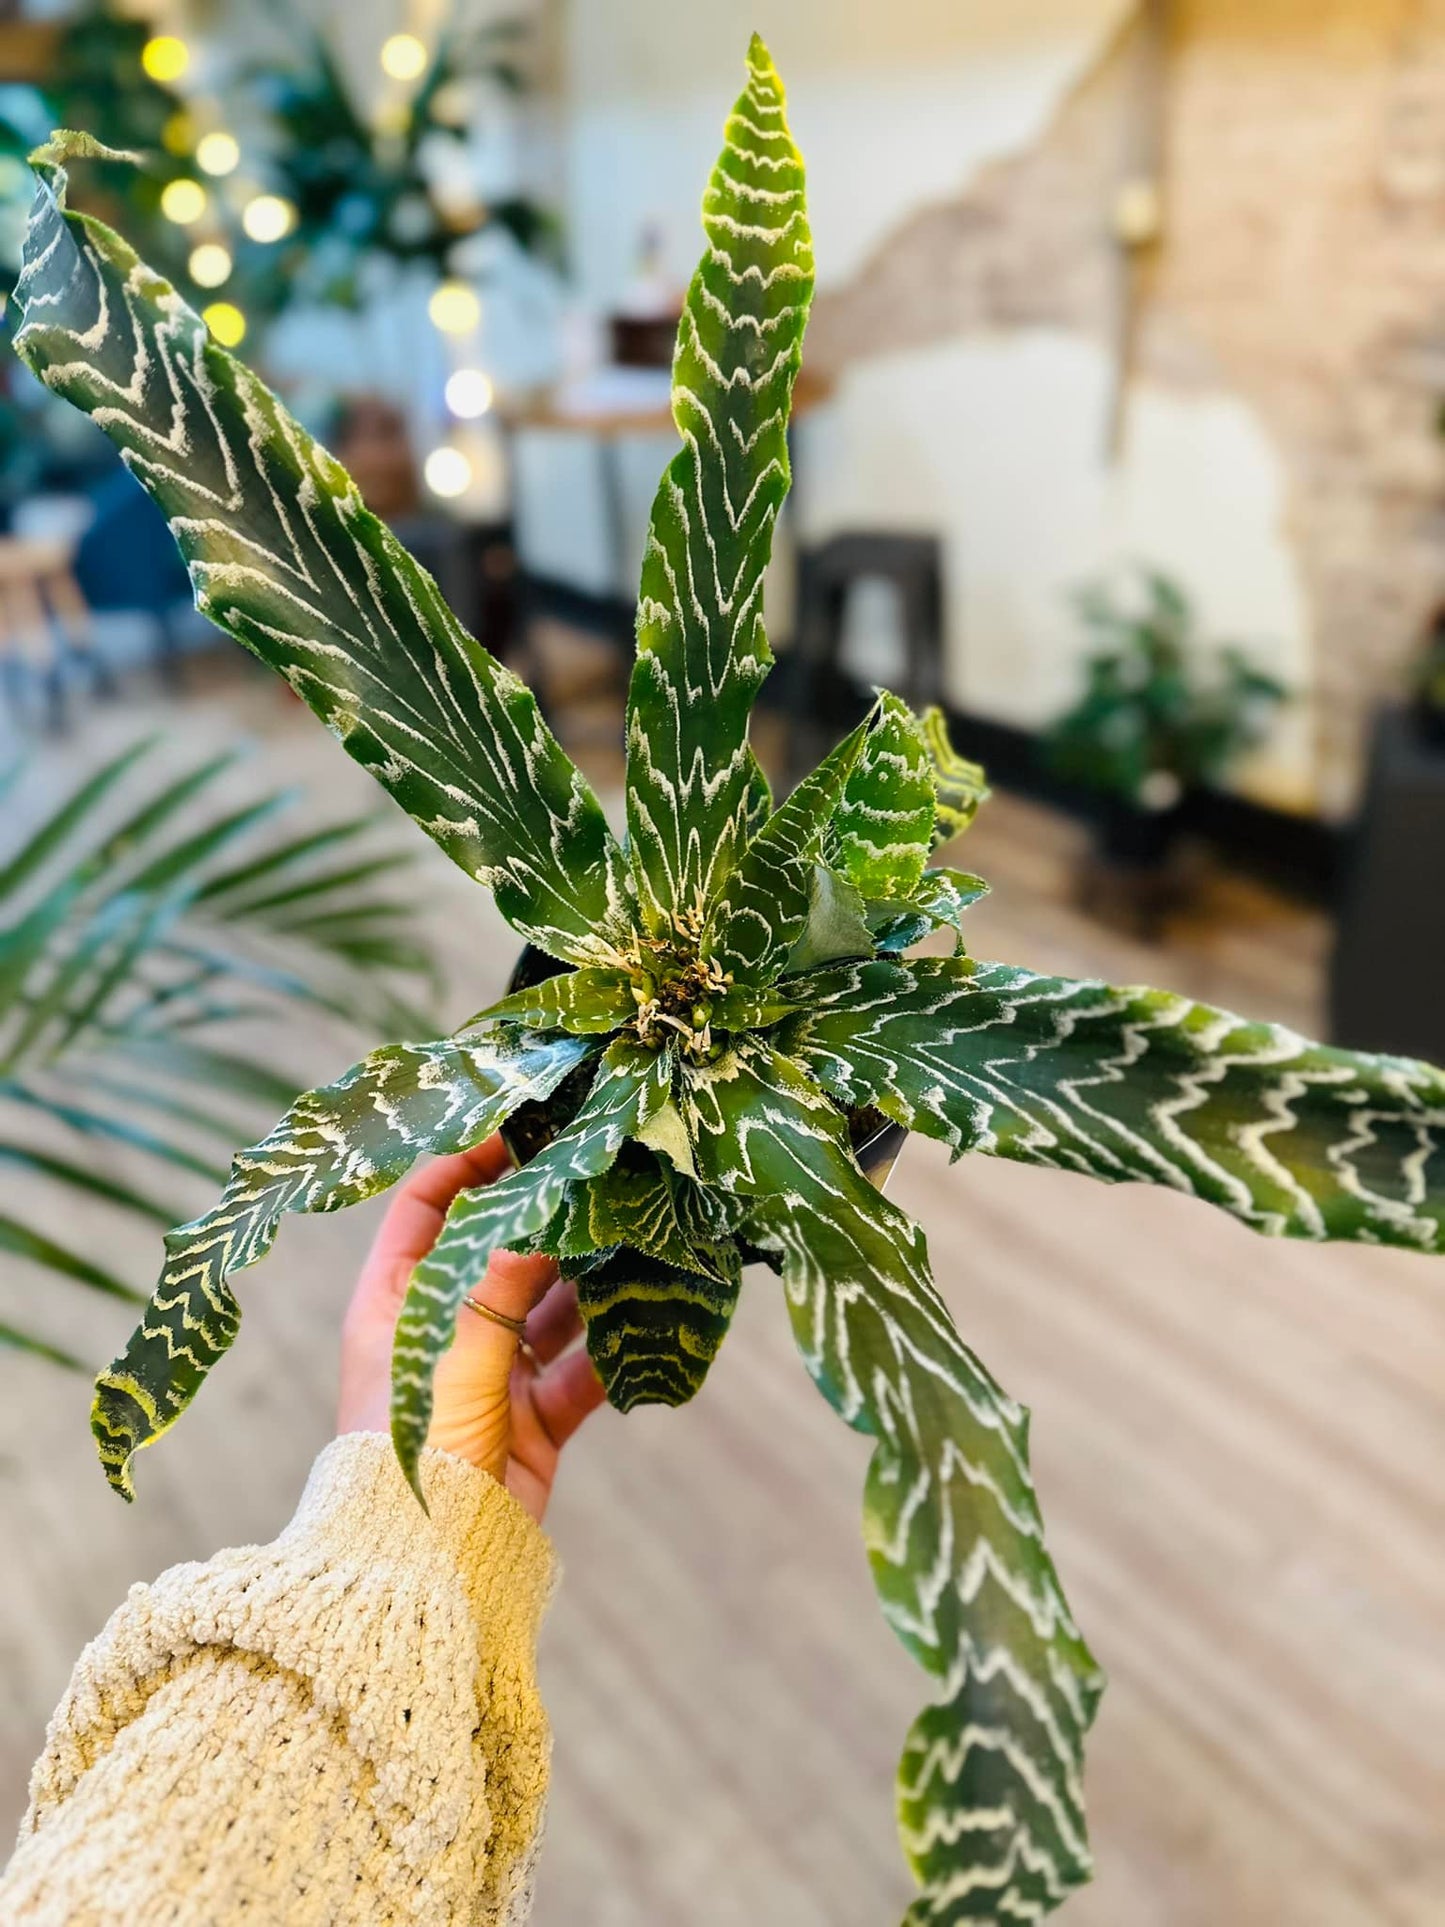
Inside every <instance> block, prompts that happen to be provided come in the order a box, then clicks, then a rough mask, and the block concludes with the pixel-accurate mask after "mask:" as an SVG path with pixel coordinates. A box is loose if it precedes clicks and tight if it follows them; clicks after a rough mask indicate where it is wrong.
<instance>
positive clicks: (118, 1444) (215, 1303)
mask: <svg viewBox="0 0 1445 1927" xmlns="http://www.w3.org/2000/svg"><path fill="white" fill-rule="evenodd" d="M592 1048H593V1047H592V1046H589V1045H588V1043H587V1042H586V1041H585V1040H584V1039H582V1038H573V1037H562V1038H558V1037H550V1038H533V1037H531V1036H528V1035H525V1034H523V1035H521V1036H510V1035H508V1034H506V1033H501V1034H498V1035H495V1036H484V1037H470V1038H469V1037H458V1038H442V1039H441V1040H439V1041H438V1042H436V1043H432V1044H389V1045H387V1046H386V1047H385V1048H383V1049H381V1050H378V1051H373V1052H372V1054H371V1056H370V1057H366V1058H363V1059H362V1061H361V1062H360V1063H359V1064H354V1065H353V1066H352V1067H351V1069H350V1070H349V1071H347V1072H346V1074H345V1076H343V1077H340V1078H338V1079H337V1081H336V1082H335V1083H334V1084H328V1085H325V1086H323V1087H321V1088H320V1089H317V1090H314V1091H307V1092H306V1093H305V1094H304V1095H303V1096H301V1097H298V1098H297V1100H296V1102H295V1103H294V1104H293V1105H292V1106H291V1108H290V1110H289V1111H287V1113H286V1115H285V1116H284V1117H283V1118H282V1119H281V1121H280V1122H279V1123H278V1124H277V1125H276V1126H275V1127H274V1129H273V1130H271V1131H270V1132H268V1134H267V1135H266V1136H265V1137H264V1138H262V1140H261V1141H260V1143H259V1144H255V1145H252V1147H251V1148H250V1149H249V1150H246V1151H239V1152H238V1153H237V1154H236V1158H235V1161H234V1163H233V1164H232V1167H231V1180H230V1183H229V1184H228V1185H227V1186H226V1189H225V1192H224V1193H223V1195H222V1197H221V1199H220V1202H219V1203H218V1204H216V1205H215V1206H214V1207H213V1208H212V1209H211V1210H210V1211H208V1212H206V1214H205V1215H204V1216H203V1217H200V1218H196V1219H194V1220H193V1221H192V1222H191V1223H190V1224H183V1225H181V1226H179V1227H178V1228H177V1229H176V1230H174V1231H171V1232H168V1233H167V1234H166V1241H165V1242H166V1263H165V1269H164V1271H163V1272H162V1274H161V1279H160V1283H159V1284H158V1285H157V1286H156V1289H155V1292H154V1294H153V1295H152V1298H151V1301H150V1303H149V1305H148V1306H147V1307H146V1310H145V1313H144V1315H143V1316H142V1318H141V1322H140V1324H139V1326H138V1327H137V1329H136V1330H135V1332H134V1333H133V1334H132V1336H131V1339H130V1342H129V1344H128V1345H127V1346H126V1348H125V1350H124V1351H123V1352H122V1353H121V1355H120V1356H119V1358H117V1359H116V1360H115V1361H114V1363H113V1364H111V1365H110V1366H109V1367H108V1368H107V1369H106V1370H105V1371H104V1372H102V1373H101V1375H100V1377H99V1379H98V1380H97V1381H96V1397H95V1408H94V1412H93V1415H92V1421H91V1422H92V1426H93V1429H94V1431H95V1436H96V1440H97V1443H98V1444H99V1447H100V1457H101V1463H102V1464H103V1465H104V1467H105V1471H106V1476H107V1477H108V1478H109V1480H110V1482H111V1484H112V1485H113V1486H115V1488H116V1489H117V1490H118V1491H120V1492H122V1493H123V1494H124V1495H125V1496H126V1497H127V1498H129V1497H131V1496H132V1491H131V1474H130V1465H131V1460H132V1458H133V1457H134V1455H135V1453H136V1452H137V1451H138V1450H139V1449H140V1448H141V1447H142V1446H145V1445H149V1444H151V1443H152V1442H153V1441H154V1440H155V1439H157V1438H159V1437H160V1435H161V1434H162V1433H163V1432H164V1431H166V1430H167V1429H168V1428H169V1427H170V1426H171V1425H173V1424H174V1423H175V1421H176V1419H177V1418H179V1416H180V1415H181V1413H182V1412H183V1411H184V1410H185V1408H186V1406H187V1405H189V1404H190V1402H191V1400H192V1399H193V1398H194V1397H195V1395H196V1393H197V1392H198V1391H199V1390H200V1388H201V1385H202V1383H203V1382H204V1380H205V1377H206V1374H207V1373H208V1372H209V1371H210V1369H211V1367H212V1366H213V1365H214V1364H215V1363H216V1361H217V1359H219V1358H220V1357H221V1356H222V1354H223V1353H224V1352H225V1351H226V1350H227V1348H228V1347H229V1346H230V1344H231V1342H232V1340H233V1339H234V1338H235V1336H236V1331H237V1327H238V1326H239V1324H240V1319H241V1309H240V1306H239V1305H238V1304H237V1302H236V1298H235V1295H234V1293H233V1292H232V1290H231V1288H230V1284H229V1282H228V1281H229V1279H230V1277H231V1274H232V1273H233V1272H237V1271H243V1270H244V1269H245V1268H246V1267H247V1266H248V1265H254V1264H255V1263H256V1262H257V1261H258V1260H259V1259H261V1258H264V1257H265V1255H266V1253H267V1252H268V1251H269V1250H270V1249H271V1245H272V1242H273V1241H274V1239H275V1236H276V1230H277V1227H278V1225H279V1224H280V1222H281V1219H282V1217H283V1215H284V1214H285V1213H286V1212H288V1211H339V1210H341V1209H342V1208H343V1207H344V1206H346V1205H349V1204H356V1203H359V1202H360V1201H361V1200H362V1199H363V1198H370V1197H374V1196H375V1195H376V1193H377V1192H379V1191H384V1190H386V1189H387V1188H388V1187H389V1186H390V1185H393V1184H395V1183H396V1181H397V1180H398V1179H399V1178H401V1177H403V1176H405V1174H406V1172H407V1171H409V1170H410V1168H411V1166H412V1165H413V1164H414V1163H415V1161H416V1159H417V1158H418V1157H420V1156H421V1154H422V1153H423V1152H424V1151H436V1152H451V1151H463V1150H466V1149H468V1148H469V1147H470V1146H471V1145H473V1144H479V1143H480V1142H481V1141H482V1140H483V1139H484V1138H487V1137H490V1135H491V1134H492V1132H493V1131H495V1130H496V1129H497V1127H498V1125H500V1124H501V1123H503V1122H504V1121H505V1120H506V1119H507V1118H508V1117H509V1116H510V1115H511V1114H512V1112H513V1111H514V1110H516V1108H517V1107H518V1105H520V1104H523V1103H527V1102H529V1101H534V1102H535V1101H538V1100H540V1099H543V1098H545V1097H548V1096H550V1094H551V1093H552V1091H553V1090H555V1088H556V1087H557V1085H558V1084H559V1083H560V1082H561V1080H562V1079H563V1077H565V1076H566V1074H567V1073H568V1072H569V1071H571V1070H574V1069H576V1068H577V1066H578V1065H579V1064H581V1063H583V1062H584V1061H585V1059H586V1057H587V1055H588V1053H589V1050H590V1049H592Z"/></svg>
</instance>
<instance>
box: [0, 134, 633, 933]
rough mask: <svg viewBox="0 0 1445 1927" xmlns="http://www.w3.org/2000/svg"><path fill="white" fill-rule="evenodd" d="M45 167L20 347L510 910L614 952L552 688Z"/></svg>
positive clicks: (289, 672) (27, 265)
mask: <svg viewBox="0 0 1445 1927" xmlns="http://www.w3.org/2000/svg"><path fill="white" fill-rule="evenodd" d="M72 141H73V137H70V136H59V137H57V141H56V143H55V144H54V145H53V147H52V150H51V151H50V152H49V153H47V154H44V155H41V156H37V170H36V171H37V174H38V176H39V186H38V191H37V193H36V198H35V205H34V208H33V211H32V213H31V218H30V225H29V228H28V230H27V233H26V239H25V250H24V258H23V263H22V267H21V273H20V279H19V281H18V282H17V284H16V288H15V301H16V305H17V307H18V308H19V310H20V315H21V326H20V327H19V329H18V330H17V332H16V335H15V347H16V350H17V352H18V353H19V354H20V356H21V357H22V359H23V360H24V361H25V362H26V363H27V365H28V366H29V367H30V368H31V369H32V370H33V371H34V372H35V373H36V374H37V375H39V377H40V378H41V380H42V381H44V382H45V384H46V386H47V387H48V388H50V389H52V390H53V391H54V392H55V393H56V394H58V395H61V396H63V397H64V398H65V400H67V401H70V402H72V403H74V404H75V406H76V407H78V408H80V409H82V410H83V411H84V412H85V413H87V414H89V415H91V416H93V418H94V419H95V421H96V422H97V423H98V425H99V426H100V427H101V428H103V429H104V430H105V432H106V433H107V434H108V435H109V436H110V438H111V440H112V441H113V442H114V443H115V445H116V447H117V448H118V449H119V451H120V454H121V458H122V460H123V461H124V462H125V463H126V466H127V467H128V468H129V469H130V470H131V472H132V474H134V475H135V476H136V477H137V478H138V480H139V481H140V482H141V483H142V484H143V486H144V487H145V488H146V490H147V491H148V492H149V494H150V495H152V496H153V497H154V499H155V501H156V502H157V503H158V504H159V506H160V508H161V510H162V512H163V513H164V514H165V516H166V517H167V519H168V521H169V522H170V524H171V530H172V533H173V534H174V536H175V538H176V541H177V543H178V545H179V547H180V550H181V554H182V555H183V556H184V558H185V561H186V564H187V567H188V568H189V570H190V573H191V581H192V583H193V585H194V588H195V594H196V606H197V608H199V609H200V610H201V611H202V612H203V613H204V614H205V615H207V616H209V617H210V618H211V620H212V621H213V622H214V623H216V625H217V626H218V627H219V628H221V629H224V630H225V631H226V633H227V634H228V635H232V636H234V637H235V638H236V640H237V641H239V642H242V643H244V644H245V646H246V647H247V648H248V649H250V650H251V651H252V652H253V653H254V654H256V655H257V656H259V657H260V658H261V660H262V661H263V662H265V663H267V664H269V665H270V667H271V668H273V669H275V670H277V671H278V672H279V673H280V674H281V675H282V676H284V677H285V679H286V681H287V682H288V683H289V684H290V685H291V687H292V688H293V689H294V690H295V691H296V693H297V695H299V696H300V697H301V698H302V699H303V700H304V701H305V702H306V703H307V704H309V706H310V707H311V708H312V709H313V710H315V712H316V714H317V715H318V716H319V717H321V719H322V721H323V722H325V723H326V725H327V727H328V728H329V729H331V730H332V732H333V733H334V734H335V735H336V736H337V737H338V738H339V739H340V740H341V742H342V743H343V745H344V746H345V748H346V750H347V752H348V754H350V755H351V756H353V757H355V758H356V760H357V761H358V762H359V763H361V764H362V765H363V766H364V767H365V768H366V769H368V770H369V771H370V772H371V774H372V775H373V776H375V777H376V779H377V781H378V782H380V783H381V784H382V785H383V786H384V787H385V788H386V789H388V790H390V792H391V793H392V795H393V796H395V797H396V799H397V801H398V802H399V803H400V804H401V805H402V807H403V809H405V810H406V811H407V812H408V813H409V814H410V815H411V816H413V817H414V818H415V819H416V821H417V822H418V823H419V824H420V825H421V826H422V828H423V829H424V830H425V831H426V832H427V834H428V835H429V836H431V837H432V838H433V839H434V840H435V841H436V842H437V843H438V844H439V845H440V846H441V847H442V849H444V850H445V851H446V853H447V854H448V856H450V857H452V858H453V860H454V861H455V862H457V863H459V864H460V865H461V867H462V868H463V869H464V870H466V871H467V872H468V874H469V875H471V876H474V877H477V878H478V879H479V880H480V881H481V882H483V883H486V884H489V885H490V886H491V887H492V888H493V889H494V890H495V891H496V894H497V902H498V905H499V907H500V908H501V910H502V912H503V914H504V915H505V916H506V917H508V918H509V919H510V920H511V922H512V923H514V924H515V925H516V927H517V928H518V929H519V930H522V931H524V932H525V933H526V934H527V935H528V936H529V937H531V938H532V940H533V941H534V942H535V943H537V944H539V945H540V946H541V947H542V948H543V949H545V950H548V951H550V952H552V954H554V955H556V956H560V957H566V958H568V959H570V960H572V961H575V962H583V963H585V962H605V961H610V960H612V959H613V958H614V956H615V951H616V948H617V945H618V943H619V942H621V941H623V940H624V939H625V936H626V931H627V928H628V926H629V922H630V918H629V915H628V912H627V907H626V895H625V877H624V869H623V865H622V859H621V855H620V852H619V851H618V849H617V846H616V844H615V842H614V840H613V838H612V835H611V832H610V831H609V830H608V828H607V824H606V821H605V819H604V817H603V815H602V811H601V809H600V807H599V805H598V803H597V800H596V798H595V797H594V796H593V795H592V792H591V791H590V789H589V788H588V787H587V785H586V783H585V782H584V780H583V778H582V776H581V775H580V773H579V772H578V771H577V770H576V769H575V768H574V766H573V764H572V763H571V761H570V760H569V758H568V757H567V756H566V754H565V753H564V752H563V750H562V749H561V747H560V745H559V744H558V743H557V741H556V739H555V738H554V737H553V736H552V734H551V732H550V731H549V730H548V728H547V726H546V724H545V723H544V722H543V721H542V718H541V713H540V711H539V710H538V708H537V704H536V700H535V698H534V697H533V696H532V695H531V693H530V692H529V691H528V690H527V689H526V688H525V687H524V686H523V685H522V684H521V683H520V682H519V681H518V680H517V678H516V677H515V676H514V675H513V674H512V673H511V671H510V670H507V669H504V668H503V667H502V666H501V664H500V663H498V662H496V661H495V660H494V659H493V658H492V657H491V656H489V655H488V654H487V652H486V650H485V649H483V648H482V647H481V645H480V644H479V643H477V642H475V641H473V640H472V638H471V637H470V636H468V635H467V634H466V633H465V631H464V630H463V629H462V627H461V625H460V624H459V623H458V622H457V620H456V617H455V616H454V615H453V614H452V612H451V611H450V609H448V608H447V606H446V604H445V602H444V601H443V600H442V597H441V594H440V592H439V590H438V589H437V586H436V584H435V583H434V582H433V581H432V579H431V577H430V576H428V575H427V573H426V572H425V570H423V569H422V568H420V567H419V566H418V565H417V563H416V562H414V561H413V560H412V558H411V557H410V556H409V555H408V554H407V553H406V551H405V550H404V549H403V548H402V546H401V544H400V543H399V542H398V541H397V539H396V537H395V536H394V535H393V534H392V533H391V531H390V530H389V529H388V528H387V527H386V526H385V525H384V524H383V523H382V522H380V521H379V520H378V519H377V517H376V516H374V515H372V514H371V513H370V512H369V510H367V509H366V508H365V507H364V506H363V504H362V501H361V497H360V495H359V494H358V493H357V490H356V487H355V485H354V484H353V483H352V481H351V479H350V477H349V476H348V475H347V474H346V472H345V471H344V470H343V469H342V468H341V466H340V465H339V463H337V462H336V461H335V460H334V459H333V458H332V457H331V456H330V455H328V454H327V453H326V451H325V450H324V449H323V448H321V447H319V446H318V445H317V443H315V442H314V441H313V440H312V439H311V437H310V436H309V435H308V434H307V433H306V432H305V430H304V429H303V428H302V427H301V426H300V424H299V423H298V422H296V421H295V420H294V419H293V418H292V417H291V416H290V415H289V414H287V412H286V410H285V409H284V408H282V407H281V405H280V403H279V402H278V401H277V400H276V398H275V396H274V395H272V394H271V393H270V391H269V390H268V389H267V388H266V387H265V386H264V384H263V383H261V382H260V381H258V380H257V378H256V377H255V376H254V375H253V374H251V372H250V371H249V370H248V369H246V368H244V367H243V366H242V365H241V364H240V363H239V362H237V361H235V360H233V359H232V357H231V356H230V355H228V354H226V353H225V351H224V350H223V349H221V348H219V347H218V346H217V345H216V343H215V342H214V341H212V340H211V339H210V337H209V335H208V333H207V330H206V326H205V324H204V322H202V321H201V319H200V318H199V316H197V315H196V314H194V313H193V312H192V311H191V309H190V308H188V307H187V306H186V304H185V302H184V301H182V300H181V298H180V296H179V295H178V294H177V293H176V292H175V290H174V289H173V288H171V287H170V286H169V285H168V284H167V283H166V282H165V281H163V280H162V279H161V277H160V276H159V275H157V274H155V273H154V272H153V271H152V270H151V269H149V268H147V267H146V266H145V264H144V263H143V262H141V261H140V260H139V259H138V258H137V256H136V255H135V253H134V252H133V250H132V249H131V248H130V247H128V246H127V244H126V243H125V242H124V241H123V240H122V239H121V238H120V236H119V235H117V234H114V233H112V232H111V230H110V229H109V228H107V227H105V226H103V225H102V224H101V223H100V222H99V221H95V220H92V219H89V218H88V217H86V216H84V215H79V214H73V213H68V212H67V211H66V209H65V190H66V177H65V171H64V168H63V167H62V166H61V165H60V164H59V163H60V161H61V160H63V159H64V158H65V155H66V154H67V152H69V151H72V148H71V145H70V143H71V142H72Z"/></svg>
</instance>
